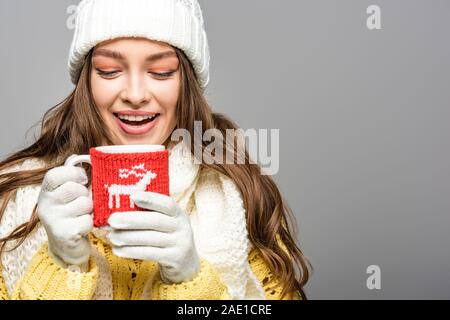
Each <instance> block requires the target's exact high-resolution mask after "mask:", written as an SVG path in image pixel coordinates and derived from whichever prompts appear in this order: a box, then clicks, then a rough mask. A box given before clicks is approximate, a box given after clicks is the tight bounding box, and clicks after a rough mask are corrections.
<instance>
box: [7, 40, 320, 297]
mask: <svg viewBox="0 0 450 320" xmlns="http://www.w3.org/2000/svg"><path fill="white" fill-rule="evenodd" d="M174 49H175V51H176V53H177V56H178V58H179V61H180V70H181V79H182V80H181V86H180V97H179V99H178V103H177V106H176V108H177V115H178V117H177V118H178V120H177V126H176V129H177V128H184V129H186V130H187V131H188V132H189V133H190V135H191V137H194V121H201V124H202V131H203V132H204V131H206V130H208V129H214V128H215V129H217V130H220V132H221V133H222V134H223V136H226V131H225V130H226V129H237V128H238V126H237V125H236V124H235V123H234V122H233V121H231V120H230V119H229V118H228V117H226V116H225V115H223V114H220V113H215V112H213V111H212V109H211V107H210V106H209V104H208V102H207V101H206V99H205V97H204V95H203V92H202V90H201V88H200V87H199V85H198V82H197V78H196V75H195V73H194V70H193V67H192V65H191V63H190V61H189V59H188V58H187V57H186V56H185V54H184V52H183V51H181V50H179V49H178V48H174ZM92 52H93V50H91V51H90V53H89V54H88V55H87V57H86V60H85V64H84V66H83V69H82V71H81V75H80V78H79V80H78V83H77V85H76V86H75V88H74V90H73V91H72V93H71V94H70V95H69V96H68V97H67V98H66V99H64V100H63V101H62V102H61V103H59V104H57V105H56V106H54V107H52V108H51V109H50V110H48V111H47V112H46V113H45V114H44V116H43V118H42V121H41V133H40V136H39V138H38V139H37V141H36V142H34V143H33V144H32V145H31V146H29V147H27V148H25V149H23V150H20V151H18V152H16V153H13V154H12V155H10V156H9V157H7V158H6V159H5V160H3V161H2V162H0V171H3V170H5V169H7V168H11V167H13V166H15V165H18V164H20V163H22V162H23V161H25V160H27V159H31V158H38V159H40V160H43V161H44V163H45V164H46V165H45V167H43V168H39V169H34V170H26V171H20V172H7V173H3V174H0V199H3V203H2V205H1V206H0V221H1V218H2V216H3V214H4V211H5V208H6V205H7V203H8V201H9V200H11V199H13V198H14V197H15V194H16V191H17V189H18V188H20V187H24V186H28V185H36V184H37V185H39V184H41V183H42V180H43V178H44V175H45V173H46V172H47V171H48V170H49V169H51V168H54V167H57V166H62V165H63V164H64V161H65V159H66V158H67V157H68V156H70V155H71V154H87V153H89V148H91V147H95V146H99V145H112V144H114V143H113V141H114V139H113V136H112V133H111V132H110V131H109V130H107V128H105V126H104V124H103V121H102V117H101V115H100V113H99V112H98V109H97V108H96V106H95V104H94V102H93V98H92V94H91V90H90V88H91V86H90V70H91V57H92ZM203 132H202V135H203ZM199 140H200V143H201V150H202V151H203V150H204V149H205V148H206V147H207V145H208V144H207V142H205V141H203V139H193V143H192V144H191V152H192V154H193V155H195V153H194V150H195V149H194V148H195V143H198V142H197V141H199ZM165 143H167V141H166V142H165ZM222 144H223V150H225V152H231V154H233V155H236V154H238V152H237V147H238V142H237V141H236V140H235V141H232V142H230V141H228V140H223V141H222ZM202 154H203V152H202ZM235 159H236V158H235ZM209 163H210V162H209ZM235 163H236V161H235ZM241 163H242V162H241ZM201 166H202V167H204V168H210V169H213V170H216V171H218V172H219V173H221V174H224V175H226V176H228V177H230V178H231V179H232V180H233V181H234V182H235V183H236V185H237V187H238V189H239V190H240V192H241V194H242V197H243V201H244V205H245V208H246V214H247V217H246V219H247V229H248V234H249V239H250V241H251V242H252V244H253V245H254V247H255V248H256V249H257V250H258V251H259V253H260V255H261V256H262V257H263V259H264V261H265V262H266V263H267V265H268V266H269V268H270V270H271V272H272V273H273V274H274V275H276V276H277V277H279V279H280V284H281V285H282V286H283V291H282V295H283V296H284V295H285V294H287V293H293V292H297V293H299V294H300V296H301V297H302V298H303V299H307V297H306V294H305V292H304V290H303V287H304V286H305V284H306V282H307V281H308V278H309V274H310V271H309V268H311V270H312V267H311V264H310V263H309V261H308V259H307V258H306V257H305V256H304V255H303V253H302V251H301V250H300V248H299V246H298V245H297V241H296V239H295V235H296V234H297V229H296V223H295V217H294V215H293V214H292V210H291V209H290V208H289V206H288V205H287V204H286V202H285V201H284V199H283V198H282V196H281V194H280V192H279V190H278V188H277V186H276V184H275V183H274V181H273V179H272V178H271V177H270V176H267V175H262V174H261V172H260V166H259V165H258V164H251V163H250V161H249V154H248V150H247V149H245V164H218V163H213V164H207V163H205V162H202V164H201ZM83 167H84V168H85V170H86V172H87V174H88V177H89V179H91V174H90V167H89V166H85V165H83ZM89 183H91V181H89ZM36 208H37V205H35V207H34V209H33V212H32V215H31V218H30V220H29V221H28V222H26V223H24V224H22V225H20V226H18V227H17V228H16V229H15V230H13V231H12V232H11V234H9V235H8V236H7V237H5V238H2V239H0V254H1V253H2V252H4V251H6V244H7V243H8V242H11V241H13V240H14V241H15V245H14V246H13V247H12V248H11V249H9V250H8V251H10V250H14V249H16V248H17V247H18V246H20V245H21V244H22V243H23V241H24V240H25V239H26V237H27V236H28V235H29V234H30V233H31V232H32V231H33V230H34V229H35V227H36V226H37V224H38V223H39V218H38V217H37V212H36ZM277 238H278V239H279V240H281V242H282V245H280V243H279V241H277ZM283 245H284V246H283Z"/></svg>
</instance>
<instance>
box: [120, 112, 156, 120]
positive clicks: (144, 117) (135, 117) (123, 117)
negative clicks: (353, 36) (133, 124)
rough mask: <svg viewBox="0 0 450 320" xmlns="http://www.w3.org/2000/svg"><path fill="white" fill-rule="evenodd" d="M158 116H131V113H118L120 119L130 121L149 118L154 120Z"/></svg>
mask: <svg viewBox="0 0 450 320" xmlns="http://www.w3.org/2000/svg"><path fill="white" fill-rule="evenodd" d="M156 116H157V115H156V114H155V115H153V116H130V115H122V114H119V115H118V117H119V119H121V120H128V121H143V120H147V119H150V120H153V119H154V118H156Z"/></svg>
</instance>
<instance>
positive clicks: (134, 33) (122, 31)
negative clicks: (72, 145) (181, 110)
mask: <svg viewBox="0 0 450 320" xmlns="http://www.w3.org/2000/svg"><path fill="white" fill-rule="evenodd" d="M119 37H144V38H147V39H151V40H156V41H161V42H165V43H168V44H170V45H172V46H174V47H177V48H179V49H181V50H183V51H184V53H185V54H186V56H187V57H188V59H189V60H190V61H191V63H192V65H193V67H194V71H195V73H196V75H197V77H198V80H199V85H200V87H201V88H202V89H205V88H206V86H207V85H208V82H209V63H210V53H209V46H208V39H207V35H206V32H205V29H204V20H203V14H202V10H201V8H200V5H199V4H198V2H197V0H83V1H81V2H80V4H79V5H78V10H77V17H76V19H75V31H74V35H73V39H72V44H71V46H70V52H69V61H68V67H69V72H70V76H71V80H72V82H73V83H74V84H76V83H77V81H78V78H79V75H80V72H81V68H82V66H83V64H84V60H85V56H86V54H87V53H88V52H89V50H90V49H92V48H93V47H95V46H96V45H97V44H99V43H101V42H103V41H105V40H110V39H115V38H119Z"/></svg>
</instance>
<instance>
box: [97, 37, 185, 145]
mask: <svg viewBox="0 0 450 320" xmlns="http://www.w3.org/2000/svg"><path fill="white" fill-rule="evenodd" d="M179 65H180V63H179V61H178V57H177V56H176V53H175V50H174V49H173V48H172V47H171V46H170V45H168V44H165V43H162V42H157V41H152V40H148V39H145V38H119V39H114V40H110V41H105V42H102V43H100V44H99V45H98V46H96V47H95V49H94V52H93V55H92V68H91V71H90V79H91V90H92V94H93V98H94V102H95V104H96V106H97V108H98V109H99V111H100V114H101V115H102V117H103V119H104V121H105V124H106V125H107V126H108V128H109V129H110V130H111V131H113V132H114V133H115V134H116V136H117V137H118V138H116V139H118V141H114V142H115V144H165V143H167V142H168V141H169V140H168V139H169V138H170V134H171V133H172V131H173V129H174V128H175V126H176V120H177V119H176V113H175V108H176V104H177V100H178V96H179V91H180V78H181V77H180V71H179Z"/></svg>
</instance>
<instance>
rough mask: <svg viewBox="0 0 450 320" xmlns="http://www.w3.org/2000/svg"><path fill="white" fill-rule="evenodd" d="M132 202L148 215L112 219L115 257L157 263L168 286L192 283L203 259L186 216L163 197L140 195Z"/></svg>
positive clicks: (126, 214)
mask: <svg viewBox="0 0 450 320" xmlns="http://www.w3.org/2000/svg"><path fill="white" fill-rule="evenodd" d="M130 198H131V199H132V200H133V201H134V203H135V204H137V205H138V206H139V207H141V208H145V209H148V210H149V211H127V212H116V213H113V214H112V215H111V216H110V217H109V220H108V222H109V225H110V226H111V227H112V231H111V232H110V234H109V236H108V238H109V240H110V241H111V243H112V250H113V253H114V254H115V255H117V256H119V257H123V258H130V259H141V260H151V261H156V262H158V263H159V265H160V273H161V278H162V280H163V281H164V282H166V283H179V282H183V281H189V280H192V279H193V278H194V277H195V276H196V274H197V273H198V272H199V269H200V258H199V256H198V253H197V250H196V248H195V244H194V239H193V234H192V228H191V224H190V221H189V217H188V216H187V214H186V213H185V212H184V211H183V210H182V209H181V208H180V206H179V205H178V204H177V203H176V201H175V200H174V199H173V198H171V197H169V196H166V195H163V194H160V193H155V192H144V191H140V192H136V193H134V194H132V195H131V196H130Z"/></svg>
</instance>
